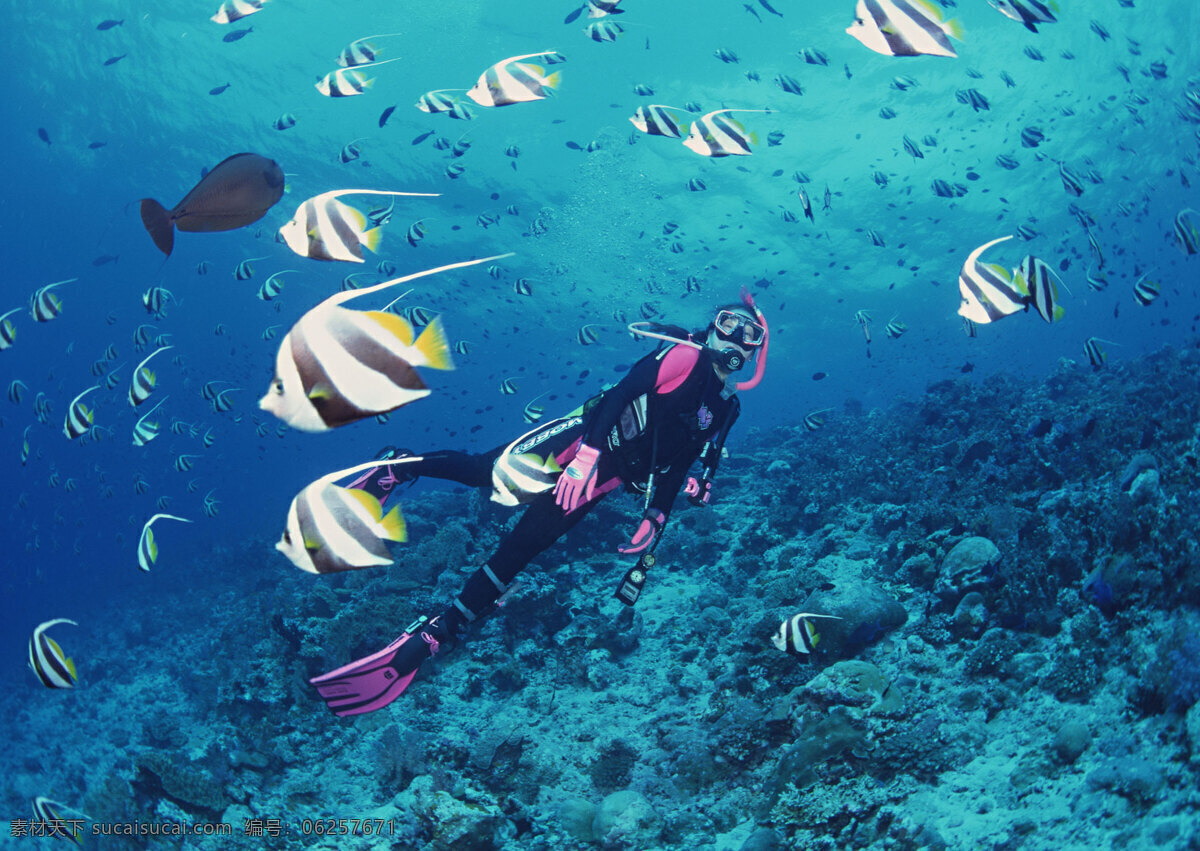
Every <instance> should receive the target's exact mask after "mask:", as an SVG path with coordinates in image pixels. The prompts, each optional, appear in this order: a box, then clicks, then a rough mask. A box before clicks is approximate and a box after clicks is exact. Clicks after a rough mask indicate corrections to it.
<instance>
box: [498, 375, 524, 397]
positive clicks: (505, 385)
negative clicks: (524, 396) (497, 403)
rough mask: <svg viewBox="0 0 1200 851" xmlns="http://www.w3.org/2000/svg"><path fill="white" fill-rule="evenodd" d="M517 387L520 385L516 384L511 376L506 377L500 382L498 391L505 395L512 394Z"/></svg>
mask: <svg viewBox="0 0 1200 851" xmlns="http://www.w3.org/2000/svg"><path fill="white" fill-rule="evenodd" d="M519 389H520V387H518V386H517V382H515V381H513V380H512V379H511V378H506V379H504V380H503V381H501V382H500V392H501V393H503V394H504V395H505V396H512V395H513V394H515V393H516V392H517V390H519Z"/></svg>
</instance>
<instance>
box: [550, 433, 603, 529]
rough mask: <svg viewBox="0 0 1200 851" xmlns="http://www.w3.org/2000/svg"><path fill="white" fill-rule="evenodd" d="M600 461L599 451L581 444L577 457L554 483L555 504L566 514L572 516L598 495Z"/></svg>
mask: <svg viewBox="0 0 1200 851" xmlns="http://www.w3.org/2000/svg"><path fill="white" fill-rule="evenodd" d="M599 460H600V450H599V449H593V448H592V447H590V446H588V445H587V444H586V443H581V444H579V450H578V451H577V452H576V453H575V457H574V458H573V459H571V463H570V464H568V465H567V469H565V470H563V471H562V473H561V474H560V475H559V477H558V481H557V482H555V483H554V502H555V504H557V505H558V507H559V508H561V509H562V510H563V513H564V514H570V513H571V512H572V511H574V510H575V509H576V508H578V507H579V506H581V505H583V504H584V503H585V502H588V501H589V500H591V498H592V497H593V496H595V495H596V462H597V461H599Z"/></svg>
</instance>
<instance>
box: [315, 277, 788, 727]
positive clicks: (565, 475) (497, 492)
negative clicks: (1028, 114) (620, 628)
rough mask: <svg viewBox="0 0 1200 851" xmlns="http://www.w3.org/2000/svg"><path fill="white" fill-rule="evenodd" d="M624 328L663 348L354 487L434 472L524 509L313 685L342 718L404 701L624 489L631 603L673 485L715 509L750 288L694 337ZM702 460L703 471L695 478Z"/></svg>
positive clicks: (391, 464)
mask: <svg viewBox="0 0 1200 851" xmlns="http://www.w3.org/2000/svg"><path fill="white" fill-rule="evenodd" d="M629 330H630V331H631V332H633V333H634V334H638V335H640V336H644V337H649V338H652V339H656V340H659V341H661V343H660V345H659V348H658V349H657V350H656V351H654V352H651V353H650V354H648V355H646V356H645V357H643V358H642V359H641V360H639V361H638V362H637V363H636V364H634V365H633V367H632V368H631V369H630V370H629V372H628V373H627V374H626V375H625V376H624V377H623V378H622V379H621V380H620V381H619V382H618V383H617V384H616V385H614V386H613V387H611V388H608V389H606V390H604V391H603V392H602V393H601V394H600V395H598V396H596V397H593V398H592V399H589V400H588V401H587V402H585V403H584V404H583V405H582V406H581V407H579V408H578V409H576V410H575V411H572V412H571V413H570V414H568V415H567V416H565V417H562V418H560V419H557V420H553V421H551V422H547V423H545V424H543V425H540V426H538V427H537V428H535V429H533V430H532V431H530V432H528V433H526V434H524V435H522V436H521V437H519V438H517V439H516V440H514V441H513V442H512V443H509V444H507V445H505V446H501V447H498V448H496V449H494V450H492V451H491V452H487V453H484V454H479V455H473V454H469V453H465V452H457V451H442V452H433V453H429V454H426V455H421V456H418V455H412V454H411V453H407V452H398V453H395V454H394V457H393V458H391V459H385V460H381V462H380V466H378V467H375V468H373V469H371V470H369V471H368V472H367V473H365V474H364V475H363V476H362V477H361V478H359V479H358V480H357V481H355V482H354V483H353V484H352V485H350V487H359V488H363V489H365V490H367V491H368V492H369V493H372V494H374V495H375V496H376V497H378V498H379V499H380V502H384V501H386V499H387V498H388V496H389V495H390V494H391V492H392V490H393V489H394V488H395V487H396V486H397V485H399V484H403V483H405V482H411V481H414V480H415V478H416V477H417V476H432V477H434V478H440V479H449V480H451V481H455V482H459V483H461V484H465V485H468V486H472V487H479V488H491V489H492V490H493V493H492V499H493V500H495V501H496V502H499V503H501V504H504V505H520V504H526V505H527V506H528V507H527V509H526V511H525V514H524V515H523V516H522V517H521V519H520V520H519V521H518V522H517V524H516V526H515V527H514V528H513V530H512V532H510V533H509V534H508V535H507V536H506V537H505V538H504V539H503V540H502V541H501V542H500V544H499V546H498V548H497V549H496V552H495V553H494V554H493V555H492V556H491V558H489V559H488V561H487V563H486V564H485V565H483V566H482V567H480V568H479V569H478V570H476V571H475V573H474V574H473V575H472V576H471V577H470V578H469V579H468V580H467V582H466V585H465V586H464V587H463V589H462V591H461V592H460V593H459V594H458V596H457V597H456V598H455V599H454V600H453V601H452V602H451V604H450V605H449V606H448V607H447V608H446V610H445V611H443V612H441V613H440V614H432V615H422V616H420V617H418V618H417V619H416V620H415V621H414V622H413V623H412V624H411V625H410V626H409V627H408V628H407V629H406V630H405V631H404V632H403V634H401V635H400V636H399V637H398V638H396V640H395V641H393V642H392V643H391V644H389V645H388V646H387V647H385V648H383V649H382V650H380V651H378V652H377V653H374V654H372V655H370V656H367V657H366V658H363V659H359V660H357V661H354V662H351V663H350V664H348V665H345V666H343V667H341V668H338V669H337V670H335V671H331V672H329V673H327V674H323V675H321V676H319V677H315V678H313V679H312V680H310V682H311V683H312V684H313V685H315V686H316V687H317V690H318V692H319V693H320V695H321V697H322V698H323V699H324V700H325V702H326V703H327V704H328V705H329V707H330V709H332V710H333V711H334V712H335V713H336V714H338V715H358V714H361V713H365V712H372V711H374V710H377V709H380V708H382V707H384V706H386V705H387V704H389V703H391V702H392V701H393V700H395V699H396V698H397V697H399V696H400V694H401V693H403V692H404V690H405V689H406V688H408V685H409V683H411V682H412V680H413V678H414V677H415V676H416V674H417V670H418V669H419V668H420V666H421V664H422V663H423V662H424V661H425V660H426V659H429V658H431V657H432V656H435V655H436V654H437V653H438V652H439V650H440V649H441V648H442V647H443V646H448V645H451V644H456V643H457V642H458V641H459V640H461V639H462V637H463V636H464V634H465V632H466V630H467V627H468V625H470V624H472V623H475V622H476V621H478V620H479V619H480V618H482V617H484V616H485V615H488V614H490V613H491V612H492V611H493V610H494V609H495V607H496V602H497V600H498V599H499V598H500V597H501V595H502V594H504V592H505V591H506V590H507V589H508V587H509V585H510V584H511V583H512V582H513V580H514V579H515V578H516V576H517V574H519V573H520V572H521V571H522V570H523V569H524V568H525V566H526V565H527V564H529V562H530V561H531V560H532V559H534V558H536V557H537V556H538V555H539V554H540V553H542V552H543V551H545V550H546V549H547V548H549V547H550V546H551V545H552V544H553V543H554V542H555V541H557V540H558V539H559V538H560V537H562V536H563V535H564V534H566V533H567V532H568V531H570V529H571V528H573V527H574V526H575V525H576V524H577V523H579V521H580V520H582V519H583V518H584V517H585V516H586V515H587V513H588V512H589V511H591V509H592V508H593V507H594V506H595V505H596V504H597V503H598V502H599V501H600V500H601V499H603V498H604V497H605V496H606V495H607V494H608V493H610V492H611V491H613V490H615V489H616V488H618V487H620V486H622V485H623V486H624V487H625V488H626V489H627V490H629V491H631V492H637V493H641V494H643V495H644V510H643V514H642V519H641V521H640V523H639V524H638V526H637V528H636V529H635V530H634V532H633V535H632V537H631V539H630V540H629V542H628V543H625V544H622V545H621V546H620V547H618V550H619V551H620V552H621V553H624V554H638V555H639V561H638V567H635V568H633V569H631V570H630V571H629V572H628V573H627V574H626V576H625V579H624V580H623V581H622V583H621V585H620V586H619V588H618V591H617V593H616V596H617V597H618V598H619V599H621V600H622V602H624V603H626V604H628V605H632V604H633V603H634V601H636V599H637V596H638V594H639V593H640V590H641V583H642V582H644V581H645V572H644V570H645V567H648V566H649V565H651V564H653V559H652V557H651V556H650V554H651V553H652V552H653V550H654V548H655V546H657V543H658V541H659V539H660V536H661V534H662V530H663V526H664V525H665V524H666V522H667V518H668V517H669V516H670V513H671V507H672V504H673V503H674V501H675V498H676V496H678V494H679V492H680V490H683V491H684V492H685V493H686V494H687V497H688V500H689V501H690V502H691V503H692V504H693V505H697V506H703V505H706V504H707V503H708V501H709V497H710V494H711V488H712V480H713V477H714V475H715V474H716V469H717V464H718V463H719V461H720V459H721V452H722V448H723V447H724V444H725V439H726V437H727V436H728V434H729V430H730V428H731V427H732V426H733V424H734V422H735V421H736V419H737V417H738V413H739V410H740V407H741V403H740V402H739V401H738V398H737V396H736V395H735V394H736V393H737V391H739V390H748V389H750V388H752V387H755V386H756V385H757V384H758V383H759V382H760V381H761V380H762V376H763V371H764V370H765V368H766V361H767V343H768V330H767V322H766V319H765V318H764V317H763V314H762V311H760V310H759V308H758V306H757V305H756V304H755V303H754V299H753V298H752V297H751V296H750V294H749V293H748V292H747V291H746V290H744V289H743V291H742V300H741V301H740V302H738V303H734V304H730V305H725V306H723V307H720V308H718V309H717V311H716V313H715V315H714V317H713V319H712V321H711V323H710V324H709V325H708V327H707V328H705V329H703V330H700V331H696V332H692V333H689V332H687V331H686V330H685V329H682V328H678V327H676V326H665V325H659V324H656V323H650V322H635V323H633V324H631V325H630V326H629ZM664 344H666V345H664ZM752 359H756V364H755V369H754V374H753V375H752V376H751V377H750V378H749V379H748V380H745V381H741V382H738V381H737V380H736V378H735V375H734V373H736V372H738V371H739V370H741V369H742V368H744V367H745V366H746V364H747V363H749V362H750V361H751V360H752ZM696 461H700V463H701V470H700V473H699V476H689V475H688V472H689V469H690V468H691V466H692V465H693V463H694V462H696Z"/></svg>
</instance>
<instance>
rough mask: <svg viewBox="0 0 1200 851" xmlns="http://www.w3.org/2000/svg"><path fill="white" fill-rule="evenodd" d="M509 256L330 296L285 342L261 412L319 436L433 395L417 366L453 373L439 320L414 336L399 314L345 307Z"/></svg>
mask: <svg viewBox="0 0 1200 851" xmlns="http://www.w3.org/2000/svg"><path fill="white" fill-rule="evenodd" d="M509 256H511V255H509V254H504V255H499V256H496V257H485V258H482V259H479V260H467V261H464V262H461V263H451V264H449V265H446V266H439V267H437V268H435V269H427V270H425V271H423V272H416V273H414V274H412V275H407V276H405V277H402V278H396V279H394V280H391V281H384V282H383V283H380V284H376V285H375V286H372V287H366V288H364V289H360V290H346V291H343V292H339V293H335V294H334V295H331V296H330V297H329V298H327V299H325V300H324V301H323V302H321V303H320V304H318V305H317V306H316V307H314V308H313V309H312V310H310V311H308V312H307V313H306V314H304V315H303V316H301V317H300V319H299V321H297V322H296V324H295V325H293V326H292V329H291V330H290V331H288V333H287V335H286V336H285V337H284V338H283V342H282V343H281V344H280V346H279V353H278V354H277V355H276V358H275V377H274V379H272V381H271V385H270V388H269V389H268V390H267V393H266V395H264V396H263V397H262V399H260V400H259V403H258V406H259V407H260V408H261V409H262V410H264V411H267V412H269V413H272V414H274V415H275V416H276V417H278V418H279V419H281V420H283V421H284V422H286V423H287V424H288V425H290V426H293V427H294V428H298V429H300V430H302V431H313V432H316V431H328V430H329V429H332V428H336V427H337V426H341V425H346V424H348V423H352V422H356V421H357V420H361V419H364V418H366V417H373V416H376V415H378V414H383V413H386V412H388V411H393V410H395V409H396V408H399V407H401V406H403V405H407V404H409V403H410V402H415V401H416V400H417V399H420V398H423V397H424V396H428V395H429V392H430V391H429V388H428V387H426V385H425V382H424V381H423V380H422V379H421V376H420V375H418V374H417V371H416V367H420V366H429V367H433V368H434V369H453V364H452V363H451V360H450V346H449V343H448V341H447V340H446V335H445V332H444V331H443V330H442V323H441V320H440V319H434V320H433V321H432V322H430V324H429V326H428V327H427V328H426V329H425V330H424V331H423V332H421V335H420V337H416V335H415V333H414V331H413V328H412V325H410V324H409V323H408V321H407V320H405V319H404V318H403V317H401V316H397V315H396V314H394V313H388V312H386V311H370V312H367V311H357V310H350V309H348V308H345V307H342V306H341V305H343V304H344V303H345V302H347V301H350V300H351V299H355V298H360V297H362V296H364V295H369V294H371V293H375V292H379V291H380V290H383V289H385V288H387V287H393V286H396V285H398V284H403V283H406V282H408V281H412V280H416V279H417V278H423V277H426V276H428V275H434V274H437V273H439V272H445V271H448V270H450V269H462V268H465V267H468V266H476V265H479V264H480V263H489V262H492V261H495V260H498V259H500V257H509ZM414 338H415V339H414Z"/></svg>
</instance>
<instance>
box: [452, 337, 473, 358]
mask: <svg viewBox="0 0 1200 851" xmlns="http://www.w3.org/2000/svg"><path fill="white" fill-rule="evenodd" d="M454 353H455V354H456V355H469V354H471V341H470V340H459V341H458V342H457V343H455V344H454Z"/></svg>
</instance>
